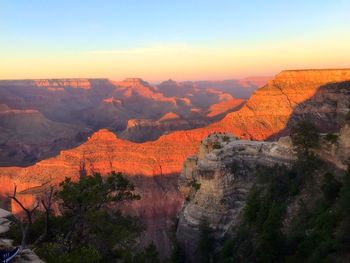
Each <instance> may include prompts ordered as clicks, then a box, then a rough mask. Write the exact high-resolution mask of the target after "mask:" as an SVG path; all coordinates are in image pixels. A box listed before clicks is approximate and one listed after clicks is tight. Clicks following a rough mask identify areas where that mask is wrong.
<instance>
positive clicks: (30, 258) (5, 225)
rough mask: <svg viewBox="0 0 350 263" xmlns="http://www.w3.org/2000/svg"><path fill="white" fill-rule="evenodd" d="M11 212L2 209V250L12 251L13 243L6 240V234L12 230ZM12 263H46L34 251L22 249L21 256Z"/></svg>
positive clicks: (0, 231) (0, 236)
mask: <svg viewBox="0 0 350 263" xmlns="http://www.w3.org/2000/svg"><path fill="white" fill-rule="evenodd" d="M10 215H11V214H10V212H8V211H6V210H4V209H1V208H0V250H6V251H7V250H12V249H14V248H15V247H14V246H13V241H12V240H11V239H8V238H6V233H7V232H8V231H9V229H10V221H9V220H8V217H9V216H10ZM11 263H44V261H42V260H41V259H40V258H39V257H38V256H37V255H36V254H35V253H34V252H33V251H32V250H30V249H22V250H21V251H20V252H19V254H18V255H17V256H16V257H15V258H14V259H13V260H12V261H11Z"/></svg>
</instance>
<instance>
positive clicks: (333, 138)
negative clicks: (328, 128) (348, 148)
mask: <svg viewBox="0 0 350 263" xmlns="http://www.w3.org/2000/svg"><path fill="white" fill-rule="evenodd" d="M338 138H339V136H338V135H337V134H332V133H328V134H327V135H326V136H325V137H324V139H325V140H326V141H328V142H330V143H332V144H334V143H336V142H337V141H338Z"/></svg>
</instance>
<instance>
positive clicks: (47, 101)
mask: <svg viewBox="0 0 350 263" xmlns="http://www.w3.org/2000/svg"><path fill="white" fill-rule="evenodd" d="M190 91H191V92H190V93H184V94H183V93H182V92H181V90H180V89H174V90H173V92H172V94H173V95H172V96H167V94H165V93H162V91H161V90H160V89H158V87H155V86H152V85H150V84H149V83H147V82H145V81H143V80H141V79H137V78H129V79H125V80H124V81H120V82H114V81H110V80H108V79H51V80H13V81H12V80H2V81H0V105H2V106H0V137H1V138H2V139H3V140H2V141H1V142H0V147H1V154H0V164H1V165H28V164H32V163H34V162H36V161H38V160H42V159H45V158H48V157H50V156H53V155H56V154H57V153H58V151H59V150H62V149H69V148H72V147H74V146H76V145H77V143H79V142H80V141H81V140H85V139H86V138H87V135H88V134H91V133H92V132H93V131H97V130H99V129H101V128H108V129H110V130H113V131H117V132H120V133H121V132H122V131H123V130H124V129H126V128H128V127H127V123H128V121H129V120H133V119H138V120H141V122H142V123H145V122H147V121H150V122H156V121H158V120H159V119H160V118H161V117H162V116H164V115H166V114H168V113H171V112H173V113H174V114H177V115H179V116H181V119H182V120H183V121H177V122H176V121H173V122H170V121H169V122H167V123H161V125H158V124H156V125H151V126H152V128H150V127H149V126H150V125H138V129H136V130H135V129H134V130H133V131H126V133H125V134H127V136H122V137H125V138H127V139H130V140H133V141H137V142H140V141H145V140H154V139H157V138H159V136H160V135H162V134H164V133H167V132H169V131H173V130H183V129H193V128H197V127H201V126H204V125H207V124H209V123H211V122H213V121H214V119H212V118H208V117H207V116H206V112H207V110H208V108H209V107H210V106H211V105H212V104H217V103H220V102H222V101H226V100H228V99H232V96H231V95H229V94H228V93H225V92H222V91H217V90H215V89H213V88H210V89H209V88H208V89H197V88H191V89H190ZM221 117H222V116H221ZM188 122H190V124H188ZM28 124H29V126H28V127H27V125H28ZM158 126H160V127H158ZM13 127H15V129H13ZM150 129H153V130H156V131H155V133H153V134H152V133H151V132H150ZM48 134H50V135H48ZM9 137H11V141H14V142H16V143H10V142H8V138H9ZM36 138H42V140H40V141H38V140H36ZM5 141H6V142H5Z"/></svg>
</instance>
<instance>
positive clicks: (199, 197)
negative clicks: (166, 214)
mask: <svg viewBox="0 0 350 263" xmlns="http://www.w3.org/2000/svg"><path fill="white" fill-rule="evenodd" d="M294 159H295V156H294V153H293V151H292V147H291V145H290V143H289V141H288V138H282V139H281V140H280V141H278V142H258V141H246V140H238V139H237V138H235V137H233V136H231V135H228V134H211V135H209V137H207V138H206V139H205V140H204V141H203V142H202V143H201V145H200V149H199V153H198V155H197V156H190V157H189V158H187V160H186V161H185V163H184V165H183V169H182V173H181V176H180V179H179V180H180V183H179V185H180V186H179V187H180V191H181V192H182V194H183V195H184V200H185V201H184V207H183V209H182V211H181V212H180V215H179V223H178V228H177V239H178V241H179V245H180V247H182V248H183V251H184V252H185V253H186V258H188V259H189V260H190V261H193V262H194V261H195V260H194V259H195V257H196V249H197V244H198V240H199V226H200V223H201V221H202V220H203V219H204V218H205V219H206V220H207V221H208V223H209V225H210V227H211V228H213V230H214V231H215V235H216V238H217V239H220V237H223V236H224V235H225V233H226V232H227V231H228V230H229V229H231V228H232V227H234V226H235V225H236V224H237V222H238V218H239V214H240V212H241V210H242V208H243V206H244V203H245V200H246V198H247V194H248V192H249V189H250V187H251V186H252V184H253V183H254V181H255V180H254V177H255V171H256V168H257V166H259V165H262V166H273V165H275V164H285V165H287V166H288V165H290V164H291V162H292V161H293V160H294Z"/></svg>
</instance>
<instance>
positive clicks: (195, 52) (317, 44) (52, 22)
mask: <svg viewBox="0 0 350 263" xmlns="http://www.w3.org/2000/svg"><path fill="white" fill-rule="evenodd" d="M54 2H55V3H56V4H50V5H48V4H46V3H45V2H44V1H30V2H23V1H2V3H1V8H0V30H1V36H0V58H1V60H0V78H1V79H23V78H62V77H108V78H111V79H115V80H119V79H123V78H125V77H141V78H144V79H146V80H148V81H160V80H164V79H168V78H173V79H176V80H197V79H227V78H233V77H245V76H252V75H273V74H276V73H278V72H279V71H281V70H283V69H293V68H298V69H301V68H330V67H334V68H341V67H349V66H350V62H349V61H350V45H349V43H350V35H349V24H350V18H349V16H348V13H347V11H348V10H349V9H350V5H349V3H348V2H347V1H336V2H337V3H335V1H322V2H319V1H307V3H305V1H292V2H290V3H288V4H286V3H281V2H279V1H267V2H266V1H264V4H263V5H262V4H261V3H259V1H245V2H244V3H243V2H242V1H177V4H175V3H170V2H168V3H165V2H167V1H125V2H124V1H103V3H100V2H98V1H74V2H72V1H54ZM180 2H181V4H180ZM252 8H254V9H256V10H254V11H255V12H254V15H253V13H251V9H252ZM15 9H16V11H14V10H15ZM210 10H211V11H210ZM257 10H258V11H257ZM208 16H210V17H208Z"/></svg>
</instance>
